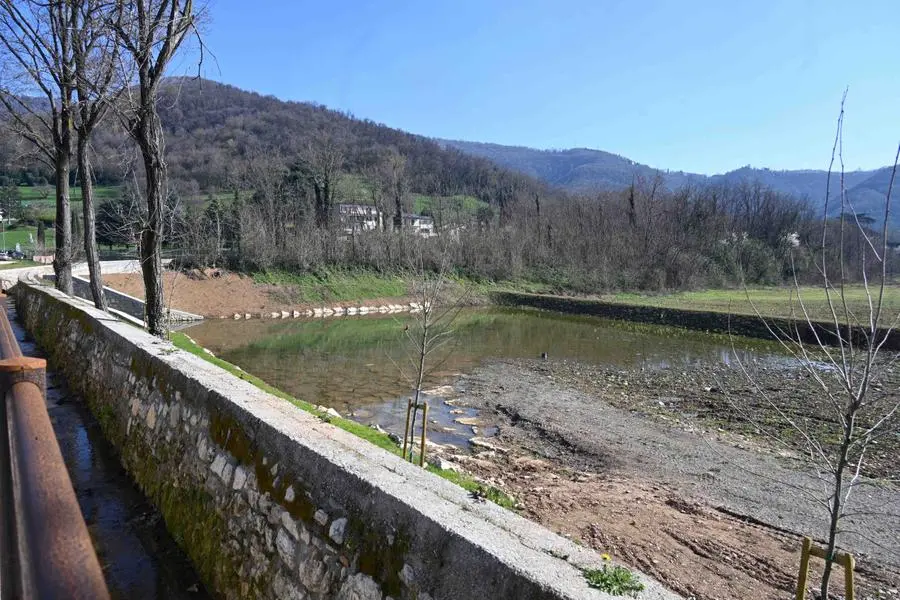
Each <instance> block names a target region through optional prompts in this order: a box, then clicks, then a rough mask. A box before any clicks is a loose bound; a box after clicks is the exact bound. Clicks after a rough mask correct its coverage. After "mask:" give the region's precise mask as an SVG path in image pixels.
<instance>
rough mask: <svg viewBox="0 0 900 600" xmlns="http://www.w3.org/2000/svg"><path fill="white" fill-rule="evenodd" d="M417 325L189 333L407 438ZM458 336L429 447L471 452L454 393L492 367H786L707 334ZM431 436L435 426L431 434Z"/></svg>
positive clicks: (525, 326) (434, 387) (248, 326)
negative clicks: (740, 363) (518, 362)
mask: <svg viewBox="0 0 900 600" xmlns="http://www.w3.org/2000/svg"><path fill="white" fill-rule="evenodd" d="M415 318H416V317H415V316H413V315H409V314H401V315H367V316H356V317H340V318H331V319H327V318H326V319H321V318H320V319H296V320H249V321H232V320H209V321H205V322H203V323H201V324H199V325H195V326H193V327H190V328H188V329H186V330H184V332H185V333H186V334H188V335H189V336H191V337H192V338H193V339H194V340H195V341H196V342H197V343H199V344H200V345H202V346H204V347H205V348H207V349H209V350H210V351H211V352H213V353H214V354H215V355H216V356H219V357H221V358H222V359H224V360H227V361H228V362H230V363H233V364H235V365H238V366H239V367H241V368H242V369H244V370H245V371H247V372H249V373H252V374H254V375H256V376H258V377H260V378H262V379H263V380H264V381H266V382H267V383H269V384H271V385H274V386H275V387H277V388H279V389H281V390H284V391H285V392H288V393H290V394H291V395H293V396H295V397H297V398H302V399H304V400H307V401H308V402H312V403H314V404H320V405H323V406H326V407H330V408H334V409H335V410H337V411H338V412H339V413H341V415H343V416H349V417H350V418H352V419H355V420H357V421H359V422H361V423H366V424H372V423H377V424H378V425H380V426H381V427H384V428H385V429H386V430H388V431H392V432H400V431H402V430H403V419H404V417H405V411H406V398H408V397H409V395H410V391H411V390H412V389H413V388H414V386H413V385H412V383H411V381H412V379H411V375H412V374H413V373H414V372H415V368H414V366H413V363H414V360H415V356H414V354H415V350H414V348H413V347H412V344H411V343H410V342H409V340H408V339H407V336H406V335H405V334H406V328H407V327H409V328H410V330H415V328H416V323H415V321H414V319H415ZM450 328H451V329H452V332H453V333H452V336H451V337H450V341H449V343H447V344H446V345H445V346H444V347H443V348H442V349H441V350H440V351H438V352H436V353H435V354H434V355H432V356H431V357H430V360H429V365H430V366H431V367H432V368H431V372H430V374H429V375H428V377H427V378H426V382H425V385H424V386H423V387H424V389H426V390H428V391H429V393H428V394H427V400H428V402H429V406H430V412H429V415H430V419H429V420H430V421H431V422H432V423H433V425H434V427H433V428H432V429H431V431H430V433H429V439H431V440H432V441H434V442H438V443H450V444H454V445H465V444H466V442H467V441H468V439H469V438H471V436H472V435H473V433H476V432H477V433H478V435H490V433H491V432H490V431H483V430H482V431H478V430H476V431H473V430H472V428H471V423H469V422H468V421H469V419H471V418H472V417H475V416H476V415H475V411H474V410H473V409H468V408H465V407H462V406H456V405H455V404H454V399H453V398H454V396H455V394H456V393H457V391H456V390H454V389H452V384H453V383H454V382H455V381H456V380H457V379H458V378H459V376H460V375H462V374H467V373H470V372H472V371H473V370H475V369H476V368H477V367H478V366H479V365H481V364H483V363H485V362H486V361H493V360H498V359H499V360H502V359H538V358H540V357H541V356H542V355H543V354H546V356H547V357H548V359H549V360H574V361H580V362H585V363H589V364H601V365H612V366H619V367H622V368H623V369H642V370H648V369H676V368H677V369H685V368H689V367H690V366H691V365H697V364H710V363H715V364H721V365H723V367H726V368H727V367H729V365H733V363H734V360H735V356H736V353H737V356H740V358H741V360H746V361H760V360H781V357H780V356H778V355H777V354H776V353H774V351H773V348H772V346H771V344H766V343H763V342H758V341H754V340H749V339H740V340H737V341H736V344H737V345H736V347H734V348H733V347H732V345H731V343H730V342H729V341H728V340H727V339H723V338H721V337H713V336H710V335H706V334H704V333H701V332H690V331H685V330H681V329H673V328H663V327H647V326H639V325H633V324H628V323H621V322H615V321H609V320H604V319H600V318H596V317H589V316H574V315H563V314H558V313H551V312H543V311H535V310H520V309H510V308H497V307H492V308H473V309H465V310H462V311H461V312H460V313H459V315H458V316H457V318H456V319H455V320H454V321H453V323H452V325H451V327H450ZM429 427H432V425H429Z"/></svg>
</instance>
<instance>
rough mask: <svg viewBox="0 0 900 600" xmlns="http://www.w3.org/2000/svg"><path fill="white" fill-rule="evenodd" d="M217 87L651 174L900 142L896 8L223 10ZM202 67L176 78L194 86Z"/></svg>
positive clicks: (562, 1)
mask: <svg viewBox="0 0 900 600" xmlns="http://www.w3.org/2000/svg"><path fill="white" fill-rule="evenodd" d="M209 11H210V22H209V25H208V27H207V33H206V35H205V42H206V44H207V45H208V46H209V47H210V49H211V51H212V52H213V53H214V54H215V57H216V59H217V64H215V65H214V64H213V63H212V62H211V61H207V63H206V65H205V67H204V74H205V76H207V77H209V78H211V79H216V80H219V81H224V82H226V83H230V84H233V85H236V86H238V87H241V88H245V89H250V90H254V91H258V92H260V93H265V94H272V95H274V96H277V97H279V98H283V99H291V100H311V101H315V102H319V103H322V104H325V105H327V106H329V107H332V108H337V109H341V110H346V111H350V112H352V113H353V114H354V115H356V116H358V117H365V118H369V119H372V120H375V121H378V122H382V123H386V124H388V125H390V126H393V127H398V128H401V129H405V130H407V131H411V132H414V133H418V134H422V135H427V136H435V137H446V138H456V139H464V140H475V141H485V142H497V143H502V144H516V145H523V146H532V147H536V148H568V147H575V146H579V147H589V148H599V149H602V150H607V151H610V152H615V153H618V154H622V155H624V156H627V157H629V158H631V159H633V160H636V161H639V162H642V163H647V164H650V165H652V166H655V167H660V168H668V169H673V170H686V171H694V172H702V173H717V172H723V171H727V170H731V169H734V168H738V167H740V166H743V165H746V164H751V165H753V166H759V167H770V168H779V169H781V168H789V169H801V168H825V167H827V162H828V156H829V153H830V149H831V142H832V137H833V135H834V123H835V119H836V117H837V112H838V107H839V103H840V98H841V94H842V92H843V90H844V88H845V87H846V86H849V88H850V93H849V98H848V103H847V117H846V124H845V158H846V162H847V167H848V169H855V168H874V167H877V166H882V165H885V164H887V163H889V162H890V161H891V160H892V159H893V153H894V150H895V148H896V145H897V142H898V140H900V119H898V118H897V117H898V111H900V61H898V59H900V52H898V50H900V0H860V1H859V2H848V1H846V0H843V1H836V0H778V1H776V0H757V1H743V0H741V1H738V0H715V1H712V0H711V1H690V0H671V1H661V0H660V1H628V0H579V1H576V0H555V1H554V0H508V1H507V0H371V1H362V0H358V1H352V0H345V1H341V0H334V1H329V0H318V1H314V2H313V1H307V0H256V1H253V2H250V1H247V0H211V2H210V7H209ZM188 62H189V60H188V57H185V58H184V59H182V61H181V63H180V65H179V67H178V68H180V69H182V70H184V71H187V70H189V69H190V68H191V67H190V66H189V65H188V64H187V63H188Z"/></svg>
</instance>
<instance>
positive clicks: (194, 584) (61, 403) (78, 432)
mask: <svg viewBox="0 0 900 600" xmlns="http://www.w3.org/2000/svg"><path fill="white" fill-rule="evenodd" d="M9 320H10V323H11V324H12V327H13V331H14V332H15V334H16V339H17V340H18V341H19V346H20V347H21V349H22V353H23V354H25V355H26V356H38V357H40V356H43V354H42V353H41V351H40V349H39V348H37V347H36V346H35V343H34V341H33V340H32V339H31V338H30V337H28V336H27V334H26V333H25V331H24V329H22V326H21V325H20V324H19V323H18V322H17V321H15V309H14V308H13V307H12V304H11V303H10V308H9ZM47 410H48V412H49V413H50V421H51V422H52V424H53V429H54V431H55V432H56V438H57V440H58V442H59V447H60V450H61V451H62V455H63V460H64V461H65V463H66V468H67V469H68V471H69V477H70V478H71V480H72V485H73V486H74V488H75V494H76V496H77V497H78V503H79V504H80V506H81V512H82V514H83V515H84V519H85V522H86V523H87V526H88V530H89V532H90V534H91V539H92V540H93V542H94V547H95V549H96V551H97V556H98V558H99V559H100V565H101V567H102V568H103V573H104V575H105V577H106V583H107V585H108V586H109V590H110V593H111V595H112V597H113V598H114V599H121V600H164V599H170V598H171V599H174V600H182V599H191V600H206V599H208V598H210V596H209V595H208V594H207V593H206V591H205V590H204V588H203V585H202V584H200V583H199V578H198V577H197V574H196V572H195V571H194V569H193V567H192V565H191V563H190V561H189V560H188V558H187V556H186V555H185V554H184V552H182V550H181V549H180V548H179V547H178V546H177V545H176V543H175V540H173V539H172V536H171V535H169V532H168V531H166V528H165V524H164V522H163V520H162V516H161V515H160V513H159V511H158V510H157V509H156V508H155V507H153V506H152V505H151V504H150V502H149V501H148V500H147V498H146V497H145V496H144V495H143V494H142V493H141V491H140V490H139V489H138V488H137V487H136V486H135V484H134V482H133V481H132V480H131V478H130V477H129V476H128V474H127V473H126V472H125V470H124V469H123V468H122V465H121V464H120V463H119V460H118V457H117V455H116V452H115V449H114V448H113V447H112V446H111V445H110V444H109V442H107V441H106V439H105V438H104V437H103V434H102V433H101V431H100V426H99V425H98V423H97V421H96V420H95V419H94V417H93V415H92V414H91V413H90V411H89V410H88V408H87V406H86V405H85V403H84V402H83V400H82V399H81V398H79V397H78V396H77V395H75V394H73V393H72V392H71V391H70V390H69V389H68V388H67V387H66V383H65V381H64V380H63V378H62V377H61V376H60V375H59V374H57V373H56V372H54V371H51V370H48V372H47Z"/></svg>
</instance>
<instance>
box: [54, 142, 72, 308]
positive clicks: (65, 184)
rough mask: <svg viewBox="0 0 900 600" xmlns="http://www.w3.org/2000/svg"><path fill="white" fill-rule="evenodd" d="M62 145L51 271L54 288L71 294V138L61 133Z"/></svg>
mask: <svg viewBox="0 0 900 600" xmlns="http://www.w3.org/2000/svg"><path fill="white" fill-rule="evenodd" d="M63 138H64V144H65V146H64V147H61V148H60V151H59V153H58V154H57V156H56V255H55V257H54V259H53V272H54V273H55V274H56V289H58V290H59V291H61V292H63V293H64V294H69V295H70V296H71V295H72V213H71V211H70V208H69V170H70V165H71V138H70V137H69V134H68V133H67V132H66V133H64V135H63Z"/></svg>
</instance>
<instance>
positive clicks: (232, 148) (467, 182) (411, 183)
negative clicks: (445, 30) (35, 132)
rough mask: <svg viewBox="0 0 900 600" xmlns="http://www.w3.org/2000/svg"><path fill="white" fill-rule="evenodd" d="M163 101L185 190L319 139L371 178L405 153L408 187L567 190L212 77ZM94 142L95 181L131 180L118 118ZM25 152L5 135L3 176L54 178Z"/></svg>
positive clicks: (171, 157)
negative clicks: (387, 161)
mask: <svg viewBox="0 0 900 600" xmlns="http://www.w3.org/2000/svg"><path fill="white" fill-rule="evenodd" d="M159 104H160V116H161V119H162V122H163V126H164V128H165V135H166V153H167V163H168V166H169V175H170V177H171V179H172V181H173V182H174V184H175V185H176V187H177V190H178V191H179V193H181V194H184V195H187V196H195V195H198V194H200V195H206V194H208V193H212V194H215V193H219V192H233V191H235V190H240V189H246V188H247V185H248V184H247V182H246V181H245V175H246V171H247V164H248V163H249V162H252V161H259V160H263V159H264V160H266V161H268V162H272V161H275V162H278V163H280V164H281V165H283V166H284V168H287V169H290V168H293V167H295V166H296V164H297V162H298V156H300V155H301V154H302V153H303V152H304V151H306V150H307V149H308V148H309V147H310V146H311V145H322V143H323V142H324V143H326V144H327V145H329V146H331V147H333V149H334V150H335V151H336V152H337V154H339V155H340V163H341V164H340V166H339V171H341V172H342V173H349V174H356V175H358V176H359V179H360V180H362V181H363V182H366V181H368V180H369V179H371V178H373V177H374V175H375V173H376V171H377V170H378V168H379V165H380V164H382V163H383V162H384V161H385V157H386V156H387V155H388V154H390V153H395V154H399V155H401V156H403V157H404V159H405V166H404V176H405V181H404V182H403V185H404V186H405V188H406V191H407V192H411V193H419V194H425V195H442V196H452V195H463V196H474V197H476V198H479V199H481V200H483V201H485V202H488V203H491V204H493V205H495V206H498V207H501V206H504V205H506V204H507V203H508V202H509V201H510V198H511V196H512V195H523V196H527V197H532V196H534V195H535V194H539V195H542V196H552V195H562V194H561V192H559V191H557V190H553V189H552V188H551V186H549V185H547V184H546V183H543V182H540V181H538V180H537V179H535V178H532V177H529V176H525V175H522V174H519V173H515V172H513V171H511V170H508V169H505V168H503V167H500V166H497V165H496V164H494V163H492V162H491V161H489V160H487V159H484V158H478V157H472V156H469V155H467V154H464V153H462V152H460V151H458V150H455V149H449V148H444V147H442V146H441V145H440V144H438V143H437V142H435V141H433V140H430V139H428V138H425V137H422V136H418V135H413V134H410V133H406V132H404V131H400V130H398V129H392V128H390V127H387V126H385V125H381V124H378V123H375V122H373V121H370V120H366V119H357V118H354V117H353V116H352V115H349V114H345V113H341V112H338V111H334V110H330V109H328V108H326V107H324V106H320V105H316V104H312V103H306V102H288V101H283V100H279V99H277V98H274V97H272V96H263V95H260V94H256V93H253V92H247V91H244V90H241V89H238V88H236V87H233V86H230V85H226V84H222V83H217V82H214V81H209V80H197V79H192V78H170V79H168V80H166V81H165V82H164V85H163V87H162V89H161V100H160V103H159ZM93 148H94V151H95V153H96V162H95V179H96V182H97V184H99V185H101V186H103V185H120V184H122V183H123V182H124V181H127V180H128V174H129V172H130V169H131V168H133V166H132V165H133V160H132V159H131V155H132V154H133V150H132V148H131V146H130V145H129V144H128V143H127V142H126V140H125V137H124V135H122V133H121V131H120V130H118V128H117V127H116V126H115V120H114V119H113V118H110V119H108V120H107V122H106V123H105V124H104V126H103V127H102V128H101V129H100V130H99V131H98V132H97V133H96V134H95V138H94V141H93ZM21 155H22V148H21V144H18V143H17V142H16V140H14V139H12V137H11V136H10V135H9V134H8V133H6V134H4V135H3V136H2V139H0V175H4V176H6V177H7V178H9V179H11V180H13V181H15V182H17V183H19V184H22V185H35V184H45V183H46V182H48V181H52V177H51V176H50V172H49V170H48V169H47V168H46V167H44V166H42V165H40V164H39V163H37V162H36V161H34V160H29V159H28V157H27V156H25V157H22V156H21ZM363 188H365V186H363ZM347 195H349V196H351V197H347V198H337V200H338V201H364V200H369V199H367V198H365V196H366V190H365V189H358V190H356V191H350V192H348V194H347ZM352 196H358V197H352Z"/></svg>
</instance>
